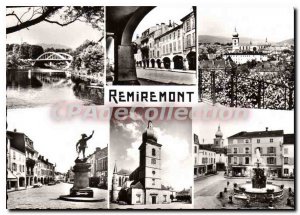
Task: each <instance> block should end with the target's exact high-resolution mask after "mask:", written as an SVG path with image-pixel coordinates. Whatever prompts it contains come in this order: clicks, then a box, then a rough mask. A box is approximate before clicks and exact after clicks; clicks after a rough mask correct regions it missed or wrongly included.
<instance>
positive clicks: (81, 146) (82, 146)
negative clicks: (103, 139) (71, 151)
mask: <svg viewBox="0 0 300 215" xmlns="http://www.w3.org/2000/svg"><path fill="white" fill-rule="evenodd" d="M93 134H94V131H93V132H92V134H91V135H90V136H89V137H88V136H87V135H86V134H82V135H81V139H80V140H79V141H78V142H77V143H76V151H77V152H78V158H79V155H80V152H82V155H83V159H84V158H85V148H87V141H88V140H89V139H91V138H92V137H93ZM78 145H79V147H78Z"/></svg>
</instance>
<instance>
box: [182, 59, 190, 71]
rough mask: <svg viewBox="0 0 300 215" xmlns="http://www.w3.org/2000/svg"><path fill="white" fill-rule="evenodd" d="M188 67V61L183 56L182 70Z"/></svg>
mask: <svg viewBox="0 0 300 215" xmlns="http://www.w3.org/2000/svg"><path fill="white" fill-rule="evenodd" d="M188 69H189V61H188V60H187V59H186V58H185V59H184V60H183V70H188Z"/></svg>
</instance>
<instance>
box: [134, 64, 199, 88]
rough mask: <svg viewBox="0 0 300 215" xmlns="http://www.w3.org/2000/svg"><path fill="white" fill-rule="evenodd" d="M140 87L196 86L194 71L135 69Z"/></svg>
mask: <svg viewBox="0 0 300 215" xmlns="http://www.w3.org/2000/svg"><path fill="white" fill-rule="evenodd" d="M136 73H137V77H138V79H139V82H140V83H141V85H191V86H192V85H196V84H197V75H196V71H194V73H193V72H191V71H189V72H182V71H170V70H155V69H142V68H137V69H136Z"/></svg>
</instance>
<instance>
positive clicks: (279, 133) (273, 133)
mask: <svg viewBox="0 0 300 215" xmlns="http://www.w3.org/2000/svg"><path fill="white" fill-rule="evenodd" d="M280 136H283V130H274V131H252V132H247V131H241V132H239V133H236V134H234V135H232V136H230V137H228V139H229V138H253V137H280Z"/></svg>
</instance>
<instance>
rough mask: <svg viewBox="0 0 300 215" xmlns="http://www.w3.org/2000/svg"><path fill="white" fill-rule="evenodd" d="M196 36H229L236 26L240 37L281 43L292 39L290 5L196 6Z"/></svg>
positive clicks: (292, 28) (292, 21)
mask: <svg viewBox="0 0 300 215" xmlns="http://www.w3.org/2000/svg"><path fill="white" fill-rule="evenodd" d="M197 20H198V23H197V28H198V29H197V30H198V35H213V36H225V37H231V36H232V33H233V32H234V28H235V27H236V29H237V32H238V33H239V36H240V37H250V38H253V39H265V38H266V37H267V38H268V41H270V42H271V41H272V42H280V41H283V40H286V39H291V38H294V13H293V8H252V7H250V8H213V9H211V8H205V7H197Z"/></svg>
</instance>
